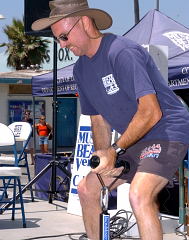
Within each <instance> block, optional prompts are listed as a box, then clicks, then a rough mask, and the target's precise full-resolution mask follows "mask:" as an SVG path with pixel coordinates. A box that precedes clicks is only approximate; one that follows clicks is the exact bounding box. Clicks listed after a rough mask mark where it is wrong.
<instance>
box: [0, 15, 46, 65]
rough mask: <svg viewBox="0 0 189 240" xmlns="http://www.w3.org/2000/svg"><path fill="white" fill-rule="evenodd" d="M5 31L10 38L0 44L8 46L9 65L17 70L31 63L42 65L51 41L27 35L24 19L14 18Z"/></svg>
mask: <svg viewBox="0 0 189 240" xmlns="http://www.w3.org/2000/svg"><path fill="white" fill-rule="evenodd" d="M3 31H4V33H5V34H6V35H7V36H8V39H9V42H8V43H2V44H0V47H7V49H6V53H7V54H8V59H7V66H10V67H13V68H15V69H16V70H20V69H23V68H25V69H26V68H28V67H30V66H31V65H36V64H38V65H40V64H41V63H43V62H44V60H45V59H46V58H47V55H46V50H47V48H48V43H50V41H48V40H45V39H42V38H41V37H36V36H30V35H26V34H25V33H24V21H23V20H22V21H21V20H18V19H14V18H13V22H12V25H6V27H5V28H4V29H3Z"/></svg>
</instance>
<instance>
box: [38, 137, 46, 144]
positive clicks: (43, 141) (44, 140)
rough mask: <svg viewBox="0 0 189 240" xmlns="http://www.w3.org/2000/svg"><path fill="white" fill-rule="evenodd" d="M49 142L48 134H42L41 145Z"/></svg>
mask: <svg viewBox="0 0 189 240" xmlns="http://www.w3.org/2000/svg"><path fill="white" fill-rule="evenodd" d="M42 144H48V136H40V137H39V145H42Z"/></svg>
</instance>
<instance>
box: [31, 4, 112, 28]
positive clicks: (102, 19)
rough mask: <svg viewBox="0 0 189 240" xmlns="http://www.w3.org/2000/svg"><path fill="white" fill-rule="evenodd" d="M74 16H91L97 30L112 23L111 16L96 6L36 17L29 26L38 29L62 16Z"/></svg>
mask: <svg viewBox="0 0 189 240" xmlns="http://www.w3.org/2000/svg"><path fill="white" fill-rule="evenodd" d="M75 16H88V17H91V18H93V19H94V20H95V23H96V26H97V28H98V29H99V30H105V29H107V28H109V27H111V25H112V18H111V16H110V15H109V14H108V13H107V12H105V11H103V10H100V9H96V8H89V9H86V10H80V11H77V12H72V13H70V14H66V15H63V14H62V15H56V16H50V17H48V18H41V19H38V20H36V21H35V22H33V24H32V26H31V28H32V30H34V31H40V30H43V29H46V28H48V27H50V26H51V25H53V24H54V23H56V22H58V21H59V20H61V19H63V18H68V17H75Z"/></svg>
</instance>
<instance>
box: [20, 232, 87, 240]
mask: <svg viewBox="0 0 189 240" xmlns="http://www.w3.org/2000/svg"><path fill="white" fill-rule="evenodd" d="M84 234H85V233H83V232H80V233H66V234H59V235H47V236H39V237H32V238H24V239H21V240H36V239H46V238H50V239H52V238H57V237H64V236H68V237H69V238H70V239H72V240H77V239H78V238H73V236H79V235H81V236H84Z"/></svg>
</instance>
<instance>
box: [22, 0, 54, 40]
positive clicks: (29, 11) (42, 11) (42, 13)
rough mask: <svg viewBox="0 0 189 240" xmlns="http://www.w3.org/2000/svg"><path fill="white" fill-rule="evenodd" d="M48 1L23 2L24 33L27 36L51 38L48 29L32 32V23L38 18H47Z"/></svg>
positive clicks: (48, 12)
mask: <svg viewBox="0 0 189 240" xmlns="http://www.w3.org/2000/svg"><path fill="white" fill-rule="evenodd" d="M49 2H50V0H24V31H25V33H26V34H28V35H34V36H44V37H52V36H53V34H52V31H51V29H50V28H47V29H44V30H41V31H33V30H32V29H31V25H32V23H33V22H34V21H35V20H37V19H40V18H45V17H48V16H49V14H50V8H49Z"/></svg>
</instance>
